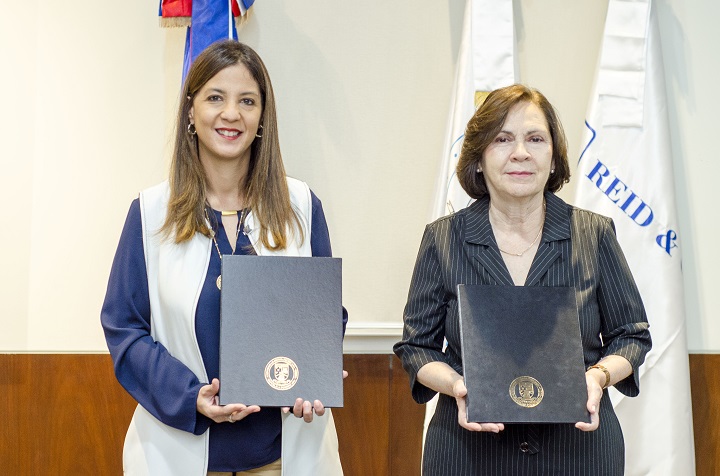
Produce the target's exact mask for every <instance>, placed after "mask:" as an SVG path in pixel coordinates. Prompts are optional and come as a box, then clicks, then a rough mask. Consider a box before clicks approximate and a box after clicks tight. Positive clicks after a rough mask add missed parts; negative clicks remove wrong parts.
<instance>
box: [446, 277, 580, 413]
mask: <svg viewBox="0 0 720 476" xmlns="http://www.w3.org/2000/svg"><path fill="white" fill-rule="evenodd" d="M458 303H459V313H460V337H461V339H460V340H461V347H462V361H463V373H464V377H465V386H466V387H467V396H466V403H467V419H468V421H470V422H488V423H577V422H579V421H584V422H588V423H589V422H590V414H589V413H588V411H587V408H586V407H587V398H588V395H587V385H586V382H585V365H584V360H583V352H582V345H581V340H580V325H579V321H578V310H577V304H576V301H575V289H574V288H570V287H540V286H485V285H465V284H460V285H458Z"/></svg>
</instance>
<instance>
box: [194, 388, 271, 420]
mask: <svg viewBox="0 0 720 476" xmlns="http://www.w3.org/2000/svg"><path fill="white" fill-rule="evenodd" d="M219 391H220V380H218V379H216V378H214V379H213V381H212V383H211V384H210V385H204V386H202V387H200V391H199V392H198V397H197V411H198V412H200V413H202V414H203V415H205V416H206V417H208V418H210V419H211V420H212V421H214V422H215V423H223V422H229V423H235V422H236V421H238V420H242V419H243V418H245V417H246V416H248V415H250V414H251V413H256V412H259V411H260V407H259V406H257V405H250V406H247V405H243V404H242V403H231V404H229V405H219V404H218V396H217V394H218V392H219Z"/></svg>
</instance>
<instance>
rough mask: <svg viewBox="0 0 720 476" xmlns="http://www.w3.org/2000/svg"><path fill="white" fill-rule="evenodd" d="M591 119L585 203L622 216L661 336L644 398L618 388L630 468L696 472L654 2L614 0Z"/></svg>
mask: <svg viewBox="0 0 720 476" xmlns="http://www.w3.org/2000/svg"><path fill="white" fill-rule="evenodd" d="M586 126H587V128H586V134H585V135H586V140H585V141H584V143H585V144H586V146H585V149H584V151H583V152H582V154H581V157H580V161H579V164H578V169H577V172H576V173H575V181H576V182H577V192H576V200H575V204H576V205H577V206H579V207H582V208H586V209H589V210H593V211H596V212H598V213H601V214H603V215H606V216H609V217H612V218H613V220H614V222H615V226H616V229H617V235H618V239H619V241H620V244H621V245H622V248H623V250H624V252H625V255H626V257H627V260H628V262H629V264H630V268H631V269H632V271H633V275H634V277H635V280H636V281H637V284H638V287H639V288H640V294H641V295H642V298H643V302H644V303H645V308H646V310H647V314H648V320H649V322H650V334H651V336H652V339H653V348H652V351H651V352H650V353H649V354H648V356H647V359H646V362H645V364H644V365H643V366H642V368H641V369H640V376H641V378H640V396H638V397H637V398H624V397H623V396H622V395H621V394H620V393H618V392H616V391H615V390H611V397H612V400H613V403H614V405H615V409H616V412H617V414H618V417H619V418H620V423H621V425H622V429H623V433H624V435H625V446H626V474H627V475H631V476H632V475H647V474H652V475H678V474H683V475H686V474H687V475H690V474H695V471H694V468H695V457H694V446H693V431H692V411H691V400H690V376H689V368H688V353H687V341H686V335H685V318H684V311H685V306H684V301H683V281H682V267H681V249H680V246H681V243H682V239H681V233H680V231H679V230H678V223H677V212H676V208H675V187H674V184H673V160H672V155H671V147H670V131H669V127H668V113H667V105H666V93H665V81H664V72H663V63H662V53H661V49H660V37H659V34H658V25H657V16H656V13H655V9H654V8H652V7H651V3H650V1H649V0H640V1H637V0H636V1H622V0H610V3H609V6H608V15H607V19H606V25H605V32H604V37H603V43H602V53H601V59H600V61H599V67H598V74H597V76H596V82H595V87H594V90H593V95H592V100H591V105H590V108H589V112H588V115H587V119H586ZM600 424H601V425H602V421H601V422H600Z"/></svg>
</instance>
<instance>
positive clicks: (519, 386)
mask: <svg viewBox="0 0 720 476" xmlns="http://www.w3.org/2000/svg"><path fill="white" fill-rule="evenodd" d="M544 395H545V391H544V390H543V387H542V385H540V382H538V381H537V380H536V379H534V378H532V377H528V376H527V375H523V376H522V377H518V378H516V379H515V380H513V381H512V382H511V383H510V398H512V399H513V401H514V402H515V403H517V404H518V405H520V406H521V407H525V408H532V407H536V406H538V405H539V404H540V402H541V401H542V399H543V396H544Z"/></svg>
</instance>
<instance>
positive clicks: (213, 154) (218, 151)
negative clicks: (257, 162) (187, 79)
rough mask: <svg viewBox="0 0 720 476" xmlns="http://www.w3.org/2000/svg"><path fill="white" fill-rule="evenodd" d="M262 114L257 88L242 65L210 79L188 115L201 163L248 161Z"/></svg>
mask: <svg viewBox="0 0 720 476" xmlns="http://www.w3.org/2000/svg"><path fill="white" fill-rule="evenodd" d="M262 112H263V106H262V99H261V96H260V88H259V87H258V84H257V82H256V81H255V79H253V77H252V74H251V73H250V71H249V70H248V69H247V67H246V66H245V65H244V64H242V63H238V64H235V65H233V66H229V67H227V68H225V69H223V70H221V71H220V72H219V73H217V74H216V75H215V76H213V77H212V78H210V80H209V81H208V82H207V83H205V85H204V86H203V87H202V88H201V89H200V90H199V91H198V92H197V94H195V96H194V97H193V103H192V107H191V108H190V114H189V115H190V122H191V123H193V124H194V125H195V130H196V131H197V139H198V150H199V153H200V161H201V162H202V163H203V164H207V163H208V162H213V161H235V160H240V161H249V160H250V150H251V149H250V147H251V145H252V143H253V141H254V140H255V134H257V132H258V126H259V125H260V119H261V118H262Z"/></svg>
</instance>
